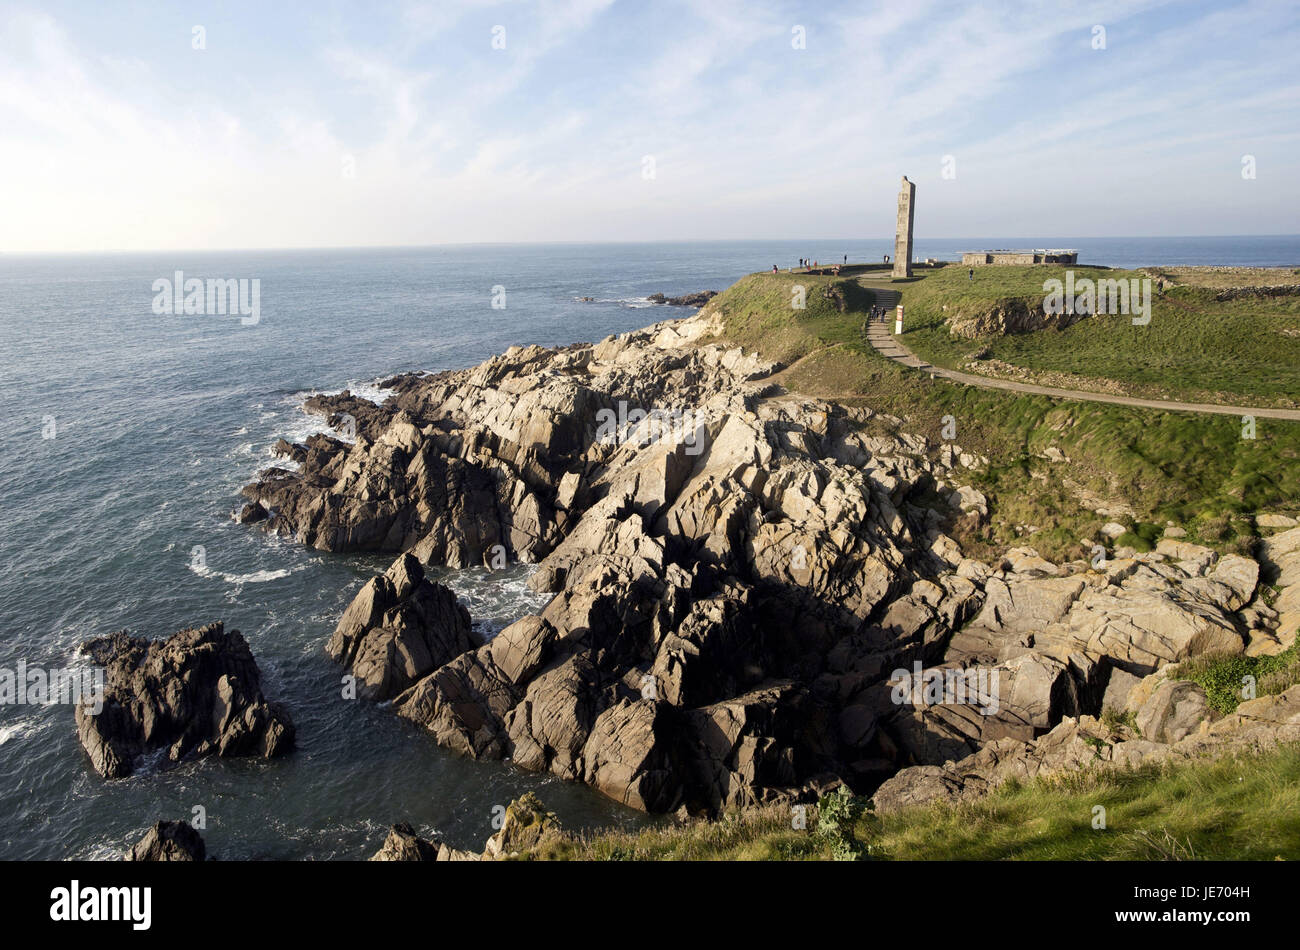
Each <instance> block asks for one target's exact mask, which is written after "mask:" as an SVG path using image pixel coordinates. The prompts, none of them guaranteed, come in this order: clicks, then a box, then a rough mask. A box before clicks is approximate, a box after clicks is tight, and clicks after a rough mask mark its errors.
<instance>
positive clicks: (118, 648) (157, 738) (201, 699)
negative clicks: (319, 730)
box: [75, 622, 294, 778]
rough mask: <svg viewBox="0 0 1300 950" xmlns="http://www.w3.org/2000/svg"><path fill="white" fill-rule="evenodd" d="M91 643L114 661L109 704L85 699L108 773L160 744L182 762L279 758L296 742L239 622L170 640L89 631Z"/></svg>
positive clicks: (90, 746)
mask: <svg viewBox="0 0 1300 950" xmlns="http://www.w3.org/2000/svg"><path fill="white" fill-rule="evenodd" d="M82 651H83V652H85V653H86V654H88V655H89V656H90V657H91V659H93V660H94V661H95V662H96V663H98V664H99V665H101V666H103V667H105V670H106V683H105V693H104V702H103V708H102V709H101V710H100V712H98V713H95V712H93V711H92V710H91V709H90V708H88V707H82V706H77V707H75V711H76V720H77V734H78V737H79V738H80V740H81V745H82V747H83V748H84V749H85V750H86V753H87V754H88V755H89V756H90V761H91V764H92V765H93V766H94V767H95V770H96V771H97V772H99V774H100V775H103V776H104V777H105V778H121V777H123V776H126V775H130V774H131V772H132V770H133V768H134V761H135V759H136V758H137V757H139V756H141V755H143V754H145V753H147V752H151V751H154V750H156V749H165V750H166V752H167V758H168V759H169V760H170V761H172V762H179V761H180V760H181V759H184V758H186V757H198V756H204V755H220V756H241V755H260V756H265V757H267V758H270V757H272V756H276V755H280V754H283V753H284V752H287V751H288V750H289V749H291V748H292V747H293V739H294V727H293V721H292V719H291V718H290V717H289V713H288V711H287V710H286V709H285V708H284V707H283V706H282V705H281V704H280V703H272V702H267V700H266V699H265V698H264V697H263V696H262V689H261V674H260V672H259V671H258V668H257V663H256V662H254V660H253V654H252V653H251V652H250V650H249V649H248V643H247V641H245V640H244V638H243V637H242V636H241V635H240V633H239V631H238V630H231V631H229V632H227V631H226V629H225V627H224V625H223V624H221V623H220V622H218V623H213V624H208V625H207V626H205V627H198V628H193V629H187V630H182V631H180V632H179V633H177V634H175V635H173V636H171V637H169V638H168V639H166V640H148V639H145V638H143V637H133V636H130V635H128V634H127V633H125V632H121V633H114V634H111V635H109V636H106V637H97V638H95V639H93V640H89V641H87V642H86V643H85V644H83V645H82Z"/></svg>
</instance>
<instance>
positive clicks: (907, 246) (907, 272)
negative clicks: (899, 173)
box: [890, 175, 916, 277]
mask: <svg viewBox="0 0 1300 950" xmlns="http://www.w3.org/2000/svg"><path fill="white" fill-rule="evenodd" d="M915 203H916V185H914V184H913V183H912V182H910V181H908V180H907V176H906V175H904V176H903V186H902V187H901V188H900V189H899V190H898V231H897V234H896V236H895V238H894V270H893V272H892V273H891V274H890V276H891V277H911V276H912V206H913V205H914V204H915Z"/></svg>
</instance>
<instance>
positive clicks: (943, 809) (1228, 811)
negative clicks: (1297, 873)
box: [530, 746, 1300, 861]
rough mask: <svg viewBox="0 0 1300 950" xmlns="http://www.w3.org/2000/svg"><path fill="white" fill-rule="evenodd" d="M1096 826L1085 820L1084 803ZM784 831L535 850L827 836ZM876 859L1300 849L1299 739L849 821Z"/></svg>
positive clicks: (771, 852) (774, 849)
mask: <svg viewBox="0 0 1300 950" xmlns="http://www.w3.org/2000/svg"><path fill="white" fill-rule="evenodd" d="M1097 805H1101V806H1103V807H1104V808H1105V810H1106V812H1105V817H1106V828H1105V829H1104V830H1102V829H1094V828H1093V819H1094V814H1095V813H1094V810H1093V809H1094V808H1095V806H1097ZM807 824H808V829H807V830H794V829H792V828H791V827H790V825H791V813H790V811H789V809H776V808H773V809H766V810H761V811H749V812H744V813H740V814H732V815H727V816H724V817H723V818H722V819H720V820H718V821H716V822H696V823H691V824H687V825H665V826H662V827H658V828H649V829H643V830H640V831H637V832H603V833H596V834H592V835H586V836H576V837H565V838H563V839H560V840H557V841H552V842H550V843H548V844H547V845H546V846H544V848H543V849H542V850H541V851H540V852H539V853H537V854H534V855H530V857H533V858H537V859H543V860H597V861H608V860H649V861H654V860H825V859H828V858H830V856H831V849H830V844H829V842H828V841H826V840H825V839H824V838H823V837H822V836H821V835H820V834H818V833H817V832H816V830H815V826H816V821H815V820H814V819H813V818H812V817H811V815H810V817H809V820H808V822H807ZM854 837H855V838H856V839H857V842H858V843H859V845H868V846H869V848H864V849H863V850H864V851H866V853H867V854H868V855H869V856H870V857H871V858H874V859H883V860H1007V859H1012V860H1080V859H1085V860H1098V859H1101V860H1133V859H1138V860H1151V859H1165V858H1180V859H1186V858H1198V859H1212V860H1230V859H1236V860H1273V859H1274V858H1278V857H1281V858H1285V859H1296V858H1300V748H1297V747H1295V746H1287V747H1280V748H1278V749H1277V750H1274V751H1272V752H1268V753H1262V754H1258V755H1252V756H1248V757H1242V758H1224V759H1218V760H1215V761H1191V762H1185V763H1180V764H1178V765H1173V766H1166V767H1149V768H1143V769H1136V770H1115V769H1105V770H1103V769H1098V770H1093V771H1084V772H1076V773H1071V774H1069V775H1067V776H1064V777H1063V778H1061V779H1059V780H1054V781H1046V780H1038V781H1035V782H1033V783H1031V784H1028V785H1024V786H1019V785H1010V784H1009V785H1006V786H1003V787H1002V788H1000V789H998V790H997V791H996V792H994V793H993V794H992V795H990V796H988V797H987V798H985V799H983V800H980V801H978V802H975V803H972V804H967V805H961V806H957V807H949V806H932V807H926V808H916V809H910V810H908V811H905V812H902V813H899V814H897V815H890V816H886V817H883V818H874V817H872V816H866V817H863V818H861V819H859V820H858V822H857V824H856V827H855V834H854Z"/></svg>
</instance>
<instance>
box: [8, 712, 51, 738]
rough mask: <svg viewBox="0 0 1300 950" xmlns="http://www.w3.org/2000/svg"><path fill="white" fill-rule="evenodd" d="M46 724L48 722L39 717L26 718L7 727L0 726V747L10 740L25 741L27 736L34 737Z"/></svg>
mask: <svg viewBox="0 0 1300 950" xmlns="http://www.w3.org/2000/svg"><path fill="white" fill-rule="evenodd" d="M47 724H48V721H47V720H45V719H42V718H41V717H39V716H28V717H27V718H26V719H20V720H18V721H17V722H13V723H10V724H9V725H7V726H0V745H4V744H5V743H6V742H8V741H9V740H10V739H26V738H27V737H28V736H34V735H36V733H38V732H40V731H41V730H42V729H44V728H45V726H46V725H47Z"/></svg>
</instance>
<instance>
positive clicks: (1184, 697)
mask: <svg viewBox="0 0 1300 950" xmlns="http://www.w3.org/2000/svg"><path fill="white" fill-rule="evenodd" d="M1210 716H1211V710H1210V702H1209V699H1208V698H1207V697H1206V695H1205V690H1203V689H1202V688H1201V687H1200V686H1198V685H1197V684H1196V683H1192V682H1189V681H1187V680H1165V681H1164V682H1163V683H1161V684H1160V685H1159V686H1157V687H1156V688H1155V691H1154V692H1153V693H1152V694H1151V698H1150V699H1148V700H1147V701H1146V702H1145V703H1144V704H1143V705H1142V708H1141V709H1139V710H1138V713H1137V727H1138V731H1139V732H1140V733H1141V734H1142V738H1144V739H1149V740H1151V741H1152V742H1167V743H1173V742H1177V741H1178V740H1179V739H1184V738H1186V737H1187V736H1189V735H1191V734H1192V733H1193V732H1196V730H1197V729H1198V728H1199V727H1200V725H1201V723H1202V722H1205V721H1206V720H1207V719H1209V718H1210Z"/></svg>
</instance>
